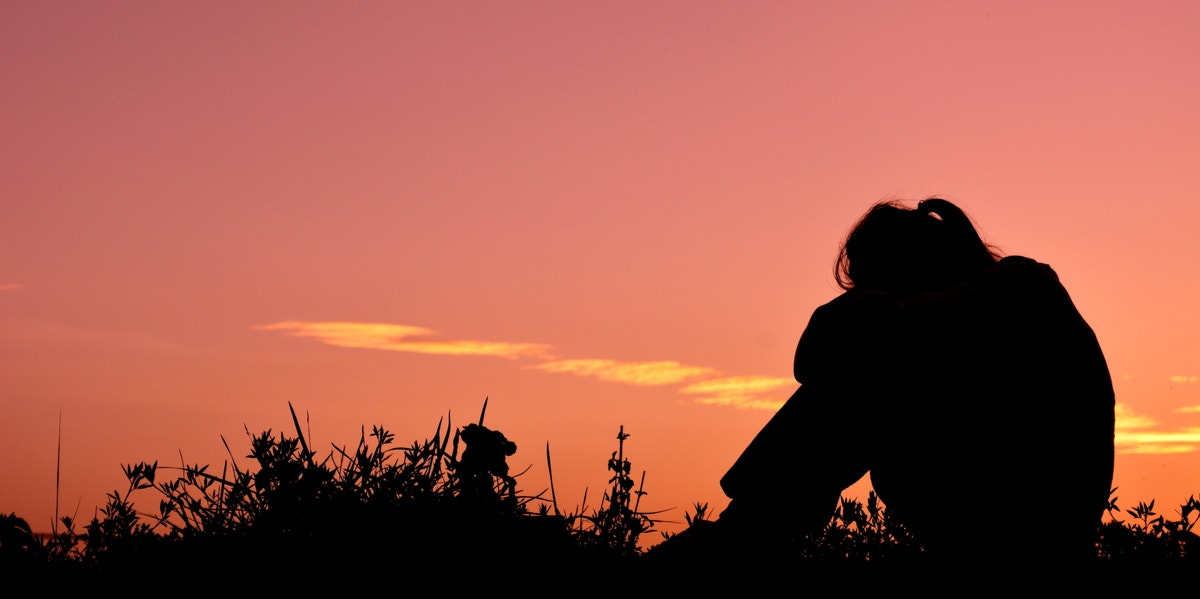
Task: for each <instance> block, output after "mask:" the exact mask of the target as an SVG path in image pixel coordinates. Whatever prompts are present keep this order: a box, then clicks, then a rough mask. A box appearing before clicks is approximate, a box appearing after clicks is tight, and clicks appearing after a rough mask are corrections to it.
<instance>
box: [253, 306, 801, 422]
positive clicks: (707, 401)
mask: <svg viewBox="0 0 1200 599" xmlns="http://www.w3.org/2000/svg"><path fill="white" fill-rule="evenodd" d="M253 328H254V329H256V330H260V331H281V332H284V333H287V334H289V335H292V336H295V337H311V338H313V339H316V340H318V341H320V342H322V343H325V344H328V345H333V346H337V347H350V348H357V349H374V350H381V351H394V352H410V353H419V354H438V355H446V356H499V357H502V358H509V359H515V358H531V359H534V360H537V361H538V362H539V363H536V364H532V365H529V366H526V368H529V369H532V370H540V371H542V372H548V373H562V374H572V375H575V376H582V377H590V378H594V379H596V380H600V381H604V382H608V383H620V384H625V385H637V386H665V385H684V384H686V386H685V387H683V388H682V389H680V390H679V391H680V393H681V394H683V395H685V396H688V397H690V398H692V400H693V401H695V402H696V403H698V404H702V405H719V406H734V407H738V408H750V409H763V410H775V409H778V408H779V406H781V405H783V402H785V401H786V400H787V398H788V397H789V396H790V395H791V392H792V391H793V390H794V387H795V386H796V382H795V381H793V380H791V379H783V378H778V377H768V376H729V375H728V374H726V373H723V372H721V371H720V370H717V369H715V368H709V367H707V366H695V365H690V364H683V363H680V362H676V361H674V360H650V361H622V360H611V359H564V360H560V359H556V358H555V357H554V356H553V355H551V350H553V347H551V346H550V345H547V344H544V343H509V342H504V341H478V340H463V339H459V340H437V339H428V337H431V336H434V335H437V334H438V333H437V332H436V331H434V330H432V329H428V328H425V327H418V326H411V325H403V324H388V323H370V322H300V321H287V322H277V323H275V324H267V325H260V326H256V327H253Z"/></svg>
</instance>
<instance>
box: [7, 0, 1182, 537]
mask: <svg viewBox="0 0 1200 599" xmlns="http://www.w3.org/2000/svg"><path fill="white" fill-rule="evenodd" d="M1198 28H1200V4H1198V3H1195V2H1144V1H1141V2H1028V3H1023V2H1011V1H1009V2H957V1H956V2H800V1H795V2H704V1H694V0H693V1H687V2H613V1H611V0H610V1H605V2H552V1H544V2H446V1H439V2H338V3H333V2H330V3H313V2H295V1H289V2H253V3H245V2H170V1H168V2H150V1H147V2H118V1H110V2H54V1H51V2H33V1H19V0H14V1H9V2H4V3H0V69H2V73H0V75H2V76H0V103H2V110H0V132H2V135H0V152H2V155H0V183H2V185H3V187H2V191H3V196H2V198H0V224H2V225H3V226H2V229H0V450H2V451H3V454H4V458H5V459H3V460H0V512H4V513H8V512H16V513H17V514H18V515H20V516H22V517H25V518H26V519H27V520H29V521H30V523H31V525H33V526H34V528H35V529H38V530H48V529H49V527H50V524H51V522H52V520H53V517H54V505H55V488H56V485H55V463H56V447H57V438H58V432H59V419H60V416H61V422H62V425H61V434H62V443H61V452H62V456H61V488H60V491H59V501H60V505H59V512H60V513H61V514H63V515H75V516H76V517H77V518H78V519H80V520H88V519H90V518H91V517H92V515H93V513H94V512H93V510H94V508H95V506H96V505H98V504H101V503H103V501H104V494H105V493H107V492H110V491H112V490H114V489H118V488H121V489H123V488H124V478H123V475H122V473H121V465H122V464H126V463H130V462H138V461H142V460H146V461H153V460H158V461H159V462H160V464H162V465H179V463H180V460H181V459H182V460H183V461H186V462H187V463H189V464H192V463H210V464H214V466H219V465H220V464H221V463H222V462H223V461H224V460H226V459H227V456H226V454H225V452H224V447H223V445H222V441H221V439H222V437H224V438H225V439H227V440H228V441H229V444H230V446H231V447H232V448H233V450H234V453H235V457H237V458H238V459H239V460H242V461H243V463H244V458H243V456H244V455H245V454H246V453H248V452H249V442H248V440H247V439H246V430H247V429H248V430H249V431H250V432H252V433H258V432H261V431H264V430H266V429H272V430H274V431H280V430H283V431H290V428H291V420H290V416H289V413H288V402H291V403H292V404H293V405H295V406H296V409H297V411H298V412H299V413H300V414H301V417H302V418H304V417H305V415H307V417H308V419H309V423H310V424H309V426H310V429H311V437H312V441H313V442H314V443H315V444H317V445H321V446H324V447H329V444H331V443H337V444H339V445H344V444H353V443H354V442H356V441H357V439H358V435H359V433H360V430H361V428H362V427H363V426H366V427H367V429H368V430H370V426H371V425H373V424H381V425H384V426H386V427H387V428H389V429H390V430H391V431H392V432H394V433H395V434H396V436H397V440H398V441H399V442H400V443H401V444H402V445H407V444H409V443H410V442H411V441H414V440H418V439H425V438H427V437H429V436H430V435H432V434H433V432H434V430H435V428H436V426H437V424H438V421H439V419H440V418H445V417H447V415H449V417H450V418H451V419H452V422H453V423H454V425H455V426H458V425H462V424H465V423H467V422H470V421H474V420H477V419H478V417H479V411H480V409H481V407H482V406H483V402H484V399H485V398H490V399H489V403H488V409H487V417H486V422H485V424H487V425H489V426H491V427H493V428H496V429H499V430H501V431H502V432H504V433H505V434H506V435H507V436H508V438H509V439H510V440H512V441H514V442H516V443H517V445H518V447H519V449H518V452H517V454H516V455H515V456H513V457H512V458H510V459H509V463H510V465H511V466H512V467H513V468H514V470H517V471H522V470H526V469H528V470H527V472H525V474H523V475H521V476H520V477H519V478H518V480H519V482H520V486H521V488H522V490H524V491H525V492H527V493H536V492H538V491H541V490H543V489H545V488H546V487H547V481H548V477H547V474H546V472H547V464H546V450H547V445H548V446H549V450H550V453H551V457H552V460H553V468H554V474H555V476H554V479H555V480H554V482H555V490H556V492H557V495H558V500H559V503H560V507H562V508H563V509H572V508H576V507H578V506H579V504H580V502H581V501H582V500H583V498H584V491H585V489H586V490H588V495H587V497H588V498H589V499H588V504H589V506H590V507H595V504H596V500H597V499H598V498H599V496H600V493H601V491H602V489H603V487H604V486H605V483H606V481H607V480H608V473H607V472H606V470H605V466H606V462H607V459H608V457H609V454H610V453H611V452H612V451H614V450H615V449H616V435H617V432H618V429H619V427H620V426H622V425H623V426H624V427H625V431H626V432H628V433H630V434H631V435H632V436H631V437H630V438H629V439H628V441H626V446H625V451H626V455H627V456H628V457H629V458H630V459H631V461H632V464H633V469H634V471H635V473H640V472H642V471H645V472H646V476H645V490H646V491H648V493H649V494H648V495H646V496H645V497H644V498H643V499H642V505H641V507H642V508H643V509H648V510H668V511H667V512H665V513H664V514H661V515H660V516H659V517H663V518H667V519H672V520H675V521H681V520H682V519H683V512H684V510H688V509H690V508H691V506H692V505H693V504H694V503H696V502H708V503H710V505H711V506H712V507H713V509H714V510H719V509H720V508H723V507H724V505H725V499H724V497H723V496H722V494H721V492H720V489H719V487H718V485H717V481H718V479H719V478H720V476H721V475H722V474H723V473H724V471H725V469H726V468H728V466H729V465H731V464H732V462H733V460H734V459H735V458H736V457H737V455H738V453H740V451H741V450H742V449H743V448H744V447H745V445H746V443H748V442H749V440H750V438H751V437H752V436H753V435H754V433H755V432H757V430H758V429H759V428H760V427H761V426H762V425H763V424H764V423H765V422H766V421H767V419H768V418H769V417H770V416H771V414H772V410H773V409H774V408H776V407H777V406H778V405H779V404H780V403H781V402H782V400H783V399H785V398H786V397H787V396H788V395H790V393H791V391H792V390H793V389H794V388H795V382H794V381H793V380H792V379H791V363H792V352H793V350H794V348H795V343H796V341H797V339H798V338H799V335H800V332H801V331H802V330H803V328H804V326H805V324H806V322H807V320H808V317H809V316H810V315H811V313H812V310H813V309H814V308H816V307H817V306H818V305H820V304H822V303H824V302H826V301H828V300H830V299H831V298H833V297H834V296H835V295H836V294H837V293H838V291H839V290H838V289H837V287H836V286H835V284H834V280H833V276H832V266H833V261H834V258H835V254H836V251H837V245H838V242H839V241H840V240H841V238H842V236H843V235H844V234H845V233H846V231H847V229H848V228H849V227H850V225H851V224H852V223H853V222H854V221H855V219H857V218H858V217H859V216H860V215H861V214H862V212H863V211H864V210H865V209H866V208H867V207H868V206H869V205H870V204H871V203H873V202H875V201H878V200H881V199H891V198H897V199H912V200H918V199H922V198H925V197H929V196H935V195H936V196H940V197H944V198H947V199H950V200H952V201H956V202H958V203H959V204H960V205H961V206H963V207H964V208H965V209H966V210H967V211H968V212H969V213H970V214H971V215H972V217H973V218H974V219H975V220H976V221H977V222H978V223H979V225H980V228H981V230H982V232H983V234H984V236H985V237H986V239H987V240H989V241H990V242H992V243H994V244H996V245H997V246H999V247H1000V248H1001V249H1002V250H1003V251H1005V252H1006V253H1011V254H1021V255H1026V256H1030V257H1033V258H1036V259H1038V260H1040V261H1043V262H1046V263H1049V264H1051V265H1052V266H1053V267H1054V268H1055V269H1056V270H1057V271H1058V273H1059V275H1060V278H1061V279H1062V281H1063V282H1064V284H1065V285H1066V286H1067V287H1068V289H1069V290H1070V292H1071V294H1072V296H1073V297H1074V299H1075V301H1076V304H1077V305H1078V307H1079V308H1080V310H1081V311H1082V312H1083V314H1084V316H1085V317H1086V318H1087V319H1088V321H1089V322H1090V323H1091V325H1092V326H1093V328H1094V329H1095V330H1096V333H1097V335H1098V336H1099V338H1100V341H1101V344H1102V345H1103V347H1104V350H1105V353H1106V355H1107V358H1108V360H1109V365H1110V367H1111V369H1112V373H1113V377H1114V380H1115V384H1116V391H1117V399H1118V402H1119V416H1120V418H1119V420H1118V437H1117V443H1118V457H1117V464H1116V480H1115V481H1114V484H1115V485H1116V486H1117V487H1118V488H1119V491H1118V493H1117V495H1118V497H1119V498H1120V503H1121V504H1122V505H1123V507H1131V506H1132V504H1133V503H1135V502H1136V501H1139V500H1149V499H1155V500H1157V501H1158V505H1157V507H1159V509H1160V512H1161V513H1164V514H1166V515H1168V516H1174V515H1175V514H1174V512H1173V510H1174V509H1175V508H1176V507H1177V506H1178V505H1179V504H1180V503H1182V502H1183V501H1184V500H1186V498H1187V497H1188V496H1190V495H1193V494H1197V493H1200V468H1198V466H1200V315H1198V313H1197V305H1200V279H1198V277H1197V274H1198V269H1200V266H1198V262H1197V258H1200V235H1197V232H1198V226H1197V220H1198V218H1200V202H1198V201H1197V200H1198V198H1197V190H1198V189H1200V168H1198V166H1200V162H1198V159H1200V111H1198V110H1197V106H1200V78H1198V77H1196V73H1197V69H1198V68H1200V38H1198V37H1197V36H1196V35H1195V31H1196V30H1197V29H1198ZM1011 407H1012V409H1015V410H1021V411H1024V412H1026V413H1027V414H1028V417H1029V418H1031V419H1036V418H1038V407H1037V406H1036V405H1028V404H1025V403H1022V401H1021V398H1013V403H1012V406H1011ZM1016 442H1020V441H1016ZM866 488H869V487H866V486H865V484H864V483H860V484H859V485H856V486H855V487H853V488H852V489H851V491H850V492H849V493H848V494H849V495H851V496H854V495H857V496H859V497H860V498H865V493H866V491H865V489H866ZM137 497H138V495H135V500H136V498H137ZM141 497H142V498H143V503H142V504H141V507H143V508H144V509H154V507H155V506H156V505H157V498H156V497H154V496H153V495H151V494H144V495H141ZM662 528H663V529H665V530H674V529H676V528H678V525H675V524H665V525H664V526H662Z"/></svg>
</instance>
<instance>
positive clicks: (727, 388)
mask: <svg viewBox="0 0 1200 599" xmlns="http://www.w3.org/2000/svg"><path fill="white" fill-rule="evenodd" d="M796 385H797V383H796V381H794V380H792V379H786V378H779V377H770V376H730V377H724V378H719V379H712V380H707V381H700V382H697V383H692V384H690V385H688V386H686V387H684V388H683V389H681V390H680V392H681V393H685V394H688V395H700V396H701V397H698V398H696V399H695V401H696V403H699V404H704V405H718V406H734V407H737V408H750V409H761V410H778V409H779V407H780V406H782V405H783V403H784V402H785V401H787V399H788V397H791V395H792V393H793V392H794V391H795V389H796Z"/></svg>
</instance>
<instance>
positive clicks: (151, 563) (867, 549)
mask: <svg viewBox="0 0 1200 599" xmlns="http://www.w3.org/2000/svg"><path fill="white" fill-rule="evenodd" d="M289 409H291V406H290V404H289ZM486 411H487V402H486V401H485V402H484V406H483V409H482V410H481V412H480V417H479V420H478V421H477V422H474V423H470V424H467V425H466V426H464V427H461V428H455V427H453V426H452V424H451V423H450V421H449V417H447V418H446V419H445V422H441V421H439V422H438V425H437V428H436V430H435V431H434V434H433V435H432V436H431V437H430V438H428V439H426V440H424V441H419V442H413V443H412V444H410V445H408V446H398V445H396V443H395V437H394V435H393V434H392V433H390V432H389V431H388V430H387V429H385V428H384V427H382V426H373V427H371V430H370V433H368V432H367V431H366V429H365V428H364V429H363V430H362V432H361V434H360V438H359V439H358V441H357V443H356V444H355V445H354V446H352V447H349V446H337V445H334V446H332V447H331V449H330V450H328V451H327V452H325V453H324V454H323V455H320V456H318V453H317V452H316V451H314V450H313V448H312V447H310V444H309V442H308V438H307V437H306V435H305V434H304V432H303V429H302V427H301V423H300V420H299V418H298V417H297V416H296V413H295V410H294V409H291V416H292V423H293V427H294V433H293V434H284V433H279V434H275V433H273V432H272V431H271V430H267V431H265V432H262V433H259V434H251V433H250V431H249V430H247V431H246V435H247V437H248V439H249V442H250V452H249V454H248V455H247V456H246V457H245V458H242V459H239V458H237V457H236V456H235V455H234V452H233V451H232V449H231V448H230V446H229V443H228V442H226V441H225V440H224V439H222V442H223V443H224V444H225V448H226V451H227V453H228V456H229V458H228V460H227V461H226V462H225V463H224V464H222V465H221V467H220V468H219V469H214V468H211V467H210V466H208V465H198V464H191V465H189V464H184V463H181V464H180V465H179V466H160V465H159V464H158V463H157V462H153V463H146V462H141V463H137V464H129V465H124V466H122V468H123V470H124V473H125V477H126V479H127V481H128V486H127V488H126V489H124V490H114V491H113V492H111V493H109V494H108V495H107V499H106V504H105V505H104V506H103V507H101V508H99V510H98V512H97V513H96V515H95V516H94V517H93V518H92V519H91V521H90V522H88V523H86V524H84V525H82V526H81V525H80V523H79V522H76V521H74V520H73V519H71V518H70V517H63V518H61V522H60V524H61V527H60V528H58V530H56V531H55V532H54V533H53V534H52V535H50V537H49V538H47V539H42V538H39V537H38V536H36V535H34V534H33V532H32V531H31V530H30V528H29V526H28V524H27V523H26V522H25V521H24V520H23V519H22V518H20V517H18V516H17V515H16V514H9V515H7V516H0V574H2V575H3V579H5V580H12V579H13V577H19V576H32V577H37V578H41V579H43V580H47V581H55V582H56V583H58V584H68V583H77V584H79V585H80V586H81V587H85V588H90V587H92V586H93V585H98V584H108V583H111V584H113V585H119V586H121V587H128V588H136V587H137V586H138V585H151V584H155V583H163V582H171V581H179V580H186V579H189V578H195V577H200V579H203V580H212V581H214V582H219V581H222V580H224V581H235V580H242V581H259V582H260V583H261V584H263V585H266V586H269V587H270V588H273V589H278V587H279V586H280V585H281V584H286V583H293V584H295V585H297V588H303V584H304V581H308V580H313V579H316V578H323V579H333V580H343V581H345V582H346V583H347V584H349V583H351V582H352V581H354V580H362V579H368V580H369V579H370V577H372V576H381V575H385V574H386V575H390V576H396V577H399V578H400V579H401V580H405V579H411V580H413V581H415V580H417V579H421V578H429V579H430V580H442V581H444V582H447V583H448V582H451V581H454V582H455V584H457V585H458V586H460V587H461V586H462V585H463V584H466V582H467V581H471V582H472V583H477V584H480V585H483V584H495V585H501V586H502V585H503V584H505V583H504V581H505V580H508V581H509V582H510V583H511V582H513V576H514V574H515V573H522V572H524V573H526V574H527V575H530V576H532V575H534V574H546V573H556V574H557V575H564V574H570V575H576V576H584V577H586V576H592V577H599V579H607V580H610V581H611V582H613V583H614V584H619V581H620V577H621V576H622V575H633V574H635V573H636V574H640V575H642V576H645V575H647V574H649V573H653V572H663V573H673V575H677V576H680V577H682V576H692V575H695V574H706V573H707V574H708V576H709V579H711V577H712V576H713V571H712V570H710V569H708V567H707V564H709V563H714V562H715V563H718V564H720V563H725V564H727V565H728V564H732V563H734V562H735V561H736V558H737V557H749V556H754V557H755V560H756V563H759V564H765V563H775V564H783V563H787V564H789V567H794V566H795V565H796V564H819V565H820V567H821V568H822V569H825V570H823V571H827V569H828V567H829V566H830V565H831V564H832V565H839V566H850V567H864V566H872V565H874V566H878V565H887V564H899V563H914V562H913V560H919V559H920V557H921V555H922V551H921V547H920V546H919V544H918V543H916V542H915V541H914V539H912V538H911V536H910V535H908V533H907V531H906V530H905V529H904V528H903V526H902V525H901V524H900V523H898V522H894V521H892V520H891V519H889V517H888V513H887V510H886V507H885V506H883V505H882V504H881V503H880V501H879V500H878V498H877V497H875V495H874V493H873V492H872V493H871V494H870V495H869V496H868V498H867V500H866V502H860V501H858V500H857V499H851V498H845V497H843V498H842V499H841V501H840V503H839V504H838V506H837V507H836V509H835V511H834V514H833V517H832V518H831V520H830V522H829V524H828V525H827V526H826V527H825V529H824V530H823V531H822V533H821V534H819V535H815V536H813V537H808V538H804V539H799V540H796V541H795V542H792V543H789V544H788V546H786V547H771V548H765V547H756V546H752V545H749V544H738V543H736V542H730V539H728V538H722V537H719V536H718V535H716V534H715V533H714V532H713V531H714V530H715V529H716V527H717V526H716V525H715V524H714V523H713V519H712V518H711V515H710V512H709V508H708V505H707V504H704V503H696V504H695V505H694V506H693V509H692V511H690V512H685V514H684V518H685V520H686V522H687V525H688V526H687V528H686V529H685V530H684V531H683V532H682V533H681V534H679V535H671V534H665V533H661V532H659V531H657V530H656V528H655V527H656V525H658V524H660V523H661V521H660V520H658V519H657V517H658V515H659V512H647V511H644V510H642V508H641V507H640V499H641V497H642V496H643V495H644V494H645V490H644V480H645V474H644V473H642V474H641V476H640V478H637V479H635V477H634V473H633V469H632V465H631V462H630V460H629V458H628V456H627V455H626V451H625V449H626V448H625V444H626V440H627V439H628V436H629V435H628V434H627V433H626V432H625V430H624V427H622V428H621V429H620V430H619V431H618V434H617V437H616V439H617V444H616V450H615V451H613V452H612V455H611V457H610V458H609V460H608V469H609V471H610V474H611V477H610V479H609V480H608V481H607V484H606V488H605V491H604V493H603V495H602V497H601V500H600V502H599V505H598V506H596V507H595V508H588V507H587V498H586V492H585V494H584V502H583V506H582V507H579V508H577V509H576V510H573V511H564V510H562V509H560V507H559V505H558V502H557V498H556V497H555V491H554V485H553V470H552V469H551V471H550V474H551V476H550V480H551V484H550V489H549V490H548V493H549V496H548V497H547V496H546V492H542V493H537V494H532V495H531V494H527V493H525V492H523V491H522V490H521V489H520V488H519V485H518V477H519V474H516V475H514V474H513V473H511V472H509V468H508V464H507V462H506V458H507V457H508V456H511V455H513V453H514V452H515V451H516V445H515V444H514V443H513V442H512V441H510V440H508V439H507V438H506V437H505V436H504V435H503V434H502V433H501V432H499V431H495V430H492V429H489V428H487V427H486V426H485V422H484V416H485V415H486ZM546 458H547V468H551V467H550V450H549V446H547V455H546ZM146 506H151V508H150V509H147V508H146ZM980 516H981V517H983V516H984V515H980ZM1198 519H1200V502H1198V501H1197V500H1196V498H1195V497H1189V498H1188V499H1187V501H1186V502H1185V503H1184V504H1183V505H1181V506H1180V508H1179V510H1178V512H1177V513H1176V514H1175V515H1173V516H1170V517H1169V516H1167V515H1164V514H1159V513H1158V512H1157V508H1156V507H1155V503H1154V502H1153V501H1151V502H1149V503H1138V504H1137V505H1136V506H1134V507H1133V508H1130V509H1122V508H1121V507H1119V506H1118V505H1117V499H1116V497H1115V489H1114V496H1113V498H1112V501H1111V502H1110V504H1109V509H1108V513H1107V515H1106V517H1105V520H1104V522H1103V524H1102V526H1101V528H1100V535H1099V541H1098V543H1097V546H1096V558H1097V561H1098V563H1103V564H1106V565H1112V566H1144V565H1155V566H1168V567H1174V565H1176V564H1178V565H1180V566H1181V567H1182V566H1184V565H1188V567H1190V568H1194V567H1195V565H1196V564H1200V537H1197V536H1196V534H1195V533H1194V530H1193V529H1194V528H1195V525H1196V523H1197V521H1198ZM971 527H972V523H970V522H964V523H963V528H964V533H965V534H972V531H971ZM656 535H657V540H658V541H660V542H659V543H653V541H654V540H655V538H652V537H655V536H656ZM646 546H651V547H650V549H648V550H647V549H643V547H646ZM739 571H740V572H745V570H744V569H742V570H739ZM464 576H465V577H464ZM675 580H676V582H678V581H679V580H681V578H676V579H675ZM700 580H705V578H703V577H702V578H701V579H700ZM239 584H242V585H243V586H242V587H241V590H243V591H244V590H247V588H246V587H245V586H244V585H246V584H251V583H249V582H243V583H239ZM217 586H220V585H219V584H218V585H217ZM263 588H265V586H264V587H263Z"/></svg>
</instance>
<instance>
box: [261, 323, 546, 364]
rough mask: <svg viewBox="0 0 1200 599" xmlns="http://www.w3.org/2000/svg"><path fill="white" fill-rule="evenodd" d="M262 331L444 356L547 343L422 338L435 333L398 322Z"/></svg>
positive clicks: (516, 350)
mask: <svg viewBox="0 0 1200 599" xmlns="http://www.w3.org/2000/svg"><path fill="white" fill-rule="evenodd" d="M254 328H255V329H258V330H263V331H285V332H287V333H288V334H290V335H293V336H296V337H313V338H315V339H317V340H319V341H321V342H322V343H327V344H329V345H335V346H338V347H353V348H360V349H377V350H383V351H395V352H409V353H416V354H436V355H446V356H497V357H501V358H509V359H513V358H518V357H521V356H546V354H547V352H549V350H550V346H548V345H545V344H542V343H509V342H504V341H478V340H472V339H458V340H422V339H416V340H414V339H412V338H413V337H418V338H420V337H428V336H430V335H435V334H437V332H436V331H434V330H432V329H427V328H424V327H415V326H408V325H401V324H383V323H370V322H296V321H288V322H278V323H275V324H268V325H261V326H256V327H254Z"/></svg>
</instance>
